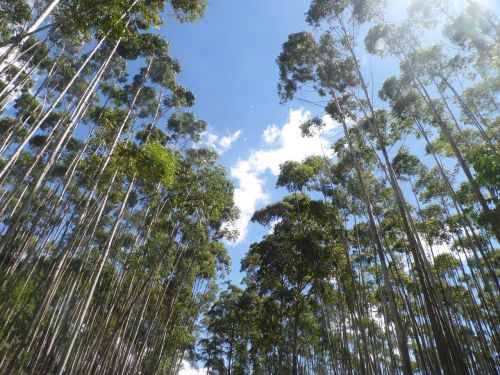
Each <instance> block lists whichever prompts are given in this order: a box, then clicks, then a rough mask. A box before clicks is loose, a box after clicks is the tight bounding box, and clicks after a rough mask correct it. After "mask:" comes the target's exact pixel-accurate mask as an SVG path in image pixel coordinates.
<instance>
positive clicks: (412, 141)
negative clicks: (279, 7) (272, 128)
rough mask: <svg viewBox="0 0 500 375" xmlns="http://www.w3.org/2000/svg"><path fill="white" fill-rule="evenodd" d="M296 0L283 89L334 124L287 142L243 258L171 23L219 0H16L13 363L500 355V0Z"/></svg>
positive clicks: (255, 365)
mask: <svg viewBox="0 0 500 375" xmlns="http://www.w3.org/2000/svg"><path fill="white" fill-rule="evenodd" d="M268 1H273V0H268ZM213 2H214V4H213V5H214V6H215V3H217V1H215V0H214V1H213ZM257 2H258V1H256V3H257ZM303 2H304V3H306V8H307V12H306V14H305V15H303V21H304V23H303V24H302V25H299V26H303V27H304V28H303V29H297V30H295V32H293V33H291V34H290V35H289V36H288V38H286V39H285V40H281V41H280V42H279V43H278V44H277V45H276V46H275V47H276V48H277V49H278V48H279V47H280V44H282V45H281V49H280V52H279V55H278V56H274V58H275V59H276V61H275V65H273V66H274V67H275V70H276V72H275V73H277V75H275V76H274V77H273V78H274V82H275V83H277V95H276V94H275V93H273V94H274V98H275V100H276V102H278V101H280V102H281V103H282V105H287V104H289V103H291V102H295V103H299V104H298V105H309V106H311V107H312V108H314V110H315V113H316V114H317V115H314V116H310V117H308V119H307V120H305V121H303V122H302V124H300V131H301V133H302V136H303V137H305V138H318V137H320V134H322V132H323V131H324V130H325V129H326V128H327V127H328V126H331V124H332V123H333V124H335V131H336V132H337V134H338V135H337V136H336V137H335V139H334V140H333V141H332V142H331V144H329V145H328V150H323V149H322V148H321V147H322V146H320V144H319V143H318V150H317V151H316V153H315V154H314V155H309V156H307V157H305V158H304V159H302V160H288V161H285V162H283V163H281V165H280V167H279V173H278V175H277V176H276V178H275V183H276V188H277V189H279V190H278V191H279V192H280V195H279V198H277V199H273V200H272V201H271V200H270V201H268V202H267V203H266V204H265V205H264V206H263V207H259V208H258V209H257V210H256V211H255V213H254V214H253V216H252V217H251V221H252V223H254V224H253V225H255V226H256V227H259V226H260V227H262V228H261V229H262V233H264V234H263V235H262V236H259V237H257V238H252V243H251V245H250V246H247V247H246V248H245V252H246V253H245V254H244V256H243V259H242V261H241V265H240V264H238V262H236V264H233V267H236V268H238V267H240V266H241V272H242V275H243V276H242V277H243V279H242V280H237V279H234V277H233V278H231V277H229V278H228V274H230V269H231V261H230V255H229V254H230V253H231V246H234V245H232V242H234V241H235V240H237V239H238V235H239V234H238V232H237V229H236V228H237V225H236V223H237V222H238V218H239V217H240V215H239V214H240V210H239V209H238V204H237V203H238V202H237V199H236V196H237V194H236V193H237V191H235V190H238V189H235V187H234V186H233V181H232V180H231V174H230V173H228V172H227V170H226V169H227V168H226V166H224V165H223V162H222V159H220V158H219V157H220V155H219V153H220V152H221V150H220V149H219V150H217V149H216V148H214V147H212V146H213V145H211V144H210V142H207V141H206V138H207V134H210V133H209V132H210V131H211V130H210V128H209V124H208V123H207V122H206V121H205V120H203V119H201V118H199V116H198V115H197V114H195V113H194V111H195V108H194V106H195V105H196V103H195V94H194V93H193V92H192V91H190V89H189V88H188V87H184V86H183V85H182V84H180V83H179V82H180V81H181V80H182V77H183V76H185V75H186V74H189V73H183V72H182V69H181V65H182V64H181V61H180V60H178V59H176V56H175V53H173V52H172V50H173V49H174V44H175V40H172V41H170V39H169V38H167V37H166V36H165V34H164V33H163V32H161V30H164V29H166V30H168V29H169V27H173V26H172V25H174V24H175V27H176V28H179V30H180V31H179V33H182V32H183V30H185V32H187V31H188V30H190V29H189V28H190V27H192V26H194V25H191V24H192V23H196V24H199V23H201V22H203V20H201V19H202V17H204V15H205V13H206V12H207V13H208V12H209V11H210V7H211V6H212V4H209V3H208V2H207V1H206V0H100V1H99V0H0V374H7V375H10V374H23V375H24V374H55V375H62V374H114V375H126V374H166V375H170V374H172V375H176V374H179V373H180V374H192V373H193V374H194V373H196V374H198V373H199V374H206V375H245V374H255V375H316V374H317V375H343V374H349V375H355V374H360V375H371V374H374V375H382V374H404V375H410V374H422V375H433V374H443V375H468V374H499V373H500V282H499V279H500V206H499V192H500V190H499V189H500V146H499V143H498V141H499V140H500V110H499V106H500V100H499V98H500V55H499V53H500V36H499V33H500V24H499V22H498V14H497V13H498V4H496V5H495V4H494V2H492V3H488V2H487V1H480V0H411V1H410V0H408V1H404V5H403V6H402V4H401V3H400V2H399V1H395V2H394V1H390V0H387V1H386V2H384V1H383V0H307V1H305V0H304V1H303ZM237 3H238V2H237V1H235V2H234V6H235V7H237V6H238V5H237ZM290 3H293V2H292V1H290ZM396 3H398V5H397V4H396ZM231 4H232V2H231ZM395 4H396V5H395ZM495 8H496V10H497V12H496V11H495ZM395 9H396V10H395ZM401 9H404V12H400V11H399V10H401ZM396 13H397V14H396ZM220 21H221V22H222V20H220ZM252 22H254V23H255V25H254V26H253V27H254V28H258V27H259V26H258V22H259V21H258V20H253V21H252ZM274 27H275V28H280V27H281V26H280V23H279V18H278V17H276V23H275V25H274ZM287 30H288V29H287ZM226 32H228V33H230V32H231V31H230V30H227V31H226ZM171 43H172V45H171ZM214 43H216V42H214ZM192 48H193V49H195V48H199V46H198V45H195V44H194V43H193V46H192ZM266 58H267V57H266ZM372 61H373V62H374V63H376V65H375V68H373V67H372V65H371V64H372ZM184 62H185V61H182V63H184ZM271 63H274V62H273V61H271ZM381 67H386V68H385V69H382V68H381ZM374 69H376V70H377V71H374ZM378 70H384V71H378ZM206 79H207V81H208V80H209V77H208V76H207V77H206ZM217 79H219V80H224V79H226V78H225V77H217ZM255 79H256V80H259V78H258V77H255ZM235 100H236V101H237V100H238V97H236V98H235ZM213 103H217V102H216V101H214V102H213ZM216 106H217V110H218V111H224V107H225V106H226V105H225V104H224V103H223V101H220V102H219V103H218V104H216ZM256 110H257V109H256ZM329 124H330V125H329ZM213 125H214V126H217V124H213ZM244 131H247V129H244ZM248 131H250V129H248ZM238 134H239V133H238ZM232 176H233V177H234V172H233V173H232ZM273 183H274V181H273ZM243 216H244V215H243ZM240 234H241V233H240ZM233 263H235V262H233ZM224 280H226V282H224ZM188 362H189V363H190V364H191V365H190V366H189V367H190V368H191V370H190V371H192V372H185V371H186V370H185V367H186V365H187V364H188ZM196 368H199V370H197V369H196Z"/></svg>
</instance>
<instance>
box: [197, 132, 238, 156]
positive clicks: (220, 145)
mask: <svg viewBox="0 0 500 375" xmlns="http://www.w3.org/2000/svg"><path fill="white" fill-rule="evenodd" d="M241 134H242V131H241V129H240V130H236V131H235V132H234V133H230V134H228V135H226V136H224V137H221V136H219V135H217V134H216V133H215V132H214V131H213V130H212V129H208V130H207V131H206V132H205V133H203V134H202V136H201V144H202V145H203V146H206V147H210V148H213V149H215V150H216V151H217V152H218V153H220V154H223V153H224V152H225V151H227V150H228V149H230V148H231V146H232V145H233V143H234V142H236V141H237V140H238V138H239V137H240V136H241Z"/></svg>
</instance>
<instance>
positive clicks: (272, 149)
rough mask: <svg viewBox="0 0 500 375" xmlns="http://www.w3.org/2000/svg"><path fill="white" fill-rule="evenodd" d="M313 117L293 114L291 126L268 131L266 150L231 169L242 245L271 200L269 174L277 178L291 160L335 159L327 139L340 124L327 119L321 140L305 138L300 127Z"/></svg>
mask: <svg viewBox="0 0 500 375" xmlns="http://www.w3.org/2000/svg"><path fill="white" fill-rule="evenodd" d="M310 117H311V114H310V113H309V112H308V111H304V110H302V109H299V110H292V111H290V115H289V118H288V122H287V123H286V124H284V125H283V126H282V127H279V126H277V125H274V124H272V125H269V126H268V127H267V128H266V129H265V130H264V132H263V134H262V138H263V140H264V142H265V145H264V146H263V147H262V148H259V149H257V150H253V151H252V152H251V153H250V156H249V157H248V158H247V159H239V160H238V161H237V162H236V164H235V165H234V166H233V167H232V168H231V176H232V177H233V178H234V179H235V180H236V189H235V192H234V200H235V203H236V205H237V206H238V208H239V209H240V212H241V217H240V219H239V220H238V222H237V223H236V224H235V226H236V229H238V231H239V233H240V236H239V239H238V242H239V241H242V240H243V239H244V238H245V236H246V233H247V230H248V224H249V221H250V218H251V217H252V215H253V213H254V211H255V210H256V209H257V207H259V206H261V205H262V204H265V203H267V202H268V200H269V193H268V192H267V191H266V190H267V189H266V182H267V181H266V179H265V174H266V173H271V174H272V175H274V176H277V175H278V173H279V166H280V165H281V164H282V163H284V162H285V161H287V160H294V161H302V160H303V159H304V158H306V157H307V156H310V155H323V154H324V155H325V156H331V154H332V150H331V149H330V148H329V147H328V146H329V144H330V143H329V141H328V140H327V139H326V138H325V136H326V135H328V134H329V133H330V132H331V131H332V129H333V128H335V127H336V125H337V124H336V123H334V122H333V120H331V119H330V118H329V117H325V118H323V120H324V121H325V124H326V126H325V128H324V129H323V130H322V132H321V133H320V134H319V135H318V136H316V137H311V138H306V137H302V135H301V132H300V125H301V124H302V123H303V122H304V121H306V120H307V119H309V118H310ZM273 187H274V182H273Z"/></svg>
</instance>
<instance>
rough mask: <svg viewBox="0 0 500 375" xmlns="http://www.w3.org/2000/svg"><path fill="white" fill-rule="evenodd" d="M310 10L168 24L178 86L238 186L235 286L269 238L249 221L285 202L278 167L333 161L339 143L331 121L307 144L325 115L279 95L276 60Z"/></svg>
mask: <svg viewBox="0 0 500 375" xmlns="http://www.w3.org/2000/svg"><path fill="white" fill-rule="evenodd" d="M308 5H309V1H308V0H272V1H269V0H254V1H245V2H244V1H240V0H237V1H235V0H218V1H211V3H210V5H209V7H208V8H207V11H206V14H205V17H204V18H203V19H202V20H200V21H198V22H196V23H194V24H182V25H179V24H177V23H174V22H172V21H170V22H169V20H168V19H167V22H166V25H165V26H164V27H163V28H162V30H161V33H162V34H163V35H165V36H166V37H167V38H168V39H169V40H170V41H171V54H172V56H173V57H175V58H177V59H179V60H180V62H181V65H182V74H181V76H180V78H179V82H180V83H182V84H183V85H184V86H186V87H187V88H189V89H190V90H192V91H193V92H194V93H195V95H196V105H195V107H194V108H193V112H195V113H196V115H197V116H198V117H199V118H201V119H204V120H206V121H207V122H208V123H209V130H208V131H207V133H206V134H205V135H204V137H203V142H204V144H205V145H207V146H211V147H214V148H216V149H217V150H218V151H219V152H220V153H221V159H220V162H221V164H223V165H224V166H225V167H226V168H227V171H228V176H229V177H230V179H231V180H232V181H233V182H234V185H235V203H236V205H237V206H238V208H239V209H240V211H241V218H240V220H239V221H238V223H237V224H236V226H237V228H238V229H239V231H240V237H239V238H238V240H237V241H236V243H232V244H231V243H229V244H228V251H229V254H230V256H231V259H232V265H231V272H230V274H229V275H228V280H230V281H232V282H235V283H238V282H240V281H241V278H242V274H241V273H240V272H239V271H240V261H241V258H242V257H243V256H244V254H245V253H246V251H247V250H248V248H249V246H250V244H251V243H253V242H257V241H258V240H259V239H260V238H261V236H262V235H263V234H265V233H266V232H267V231H268V228H262V227H260V225H258V224H253V223H250V222H249V220H250V217H251V216H252V214H253V212H254V210H255V209H259V208H262V207H264V206H265V205H266V204H267V203H271V202H272V201H274V200H276V199H279V197H281V196H283V194H284V192H283V191H279V190H277V189H275V184H276V175H277V173H278V172H279V165H280V164H281V163H283V162H284V161H286V160H297V161H301V160H302V159H304V158H305V157H306V156H308V155H311V154H322V153H323V152H327V153H328V152H329V150H328V144H329V137H332V136H334V135H335V134H334V133H335V129H334V128H335V126H334V124H333V123H332V122H331V121H330V123H329V125H330V126H329V127H328V129H327V131H326V132H325V133H324V134H323V135H322V137H321V139H320V138H319V137H316V138H309V139H308V138H302V137H301V136H300V131H299V125H300V123H302V121H303V120H305V119H306V118H307V116H310V115H311V114H312V115H316V114H318V115H319V114H321V111H318V109H319V110H321V108H314V107H312V106H309V107H308V106H307V105H306V104H304V103H302V102H296V101H294V102H290V103H286V104H284V105H282V104H280V103H279V98H278V95H277V84H278V67H277V65H276V58H277V57H278V55H279V53H280V51H281V45H282V44H283V42H285V41H286V40H287V38H288V35H289V34H291V33H293V32H298V31H303V30H306V29H307V28H308V27H307V25H306V24H305V21H304V19H305V13H306V11H307V8H308ZM322 146H323V149H322Z"/></svg>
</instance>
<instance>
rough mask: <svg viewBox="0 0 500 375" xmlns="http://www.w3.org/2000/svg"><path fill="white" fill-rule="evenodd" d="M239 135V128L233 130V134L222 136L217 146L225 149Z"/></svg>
mask: <svg viewBox="0 0 500 375" xmlns="http://www.w3.org/2000/svg"><path fill="white" fill-rule="evenodd" d="M240 135H241V130H237V131H235V132H234V133H233V134H230V135H227V136H225V137H222V138H221V139H220V140H219V146H220V147H222V149H224V150H227V149H228V148H229V147H231V145H232V144H233V143H234V141H236V140H237V139H238V138H239V137H240Z"/></svg>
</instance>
